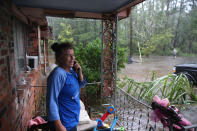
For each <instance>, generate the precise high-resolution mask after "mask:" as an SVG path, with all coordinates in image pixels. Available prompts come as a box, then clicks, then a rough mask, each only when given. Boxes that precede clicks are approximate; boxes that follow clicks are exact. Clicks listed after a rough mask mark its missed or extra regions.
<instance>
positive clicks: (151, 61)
mask: <svg viewBox="0 0 197 131" xmlns="http://www.w3.org/2000/svg"><path fill="white" fill-rule="evenodd" d="M133 61H134V62H133V63H132V64H125V68H124V69H121V71H119V72H118V77H119V78H124V77H125V76H128V77H130V78H133V79H134V80H136V81H138V82H142V81H149V80H150V79H151V77H152V74H153V71H155V72H156V76H157V77H161V76H164V75H167V74H169V73H173V67H174V66H175V65H178V64H184V63H197V57H177V58H176V59H175V58H174V57H172V56H150V57H149V58H146V57H143V58H142V63H141V62H140V59H139V57H137V56H135V57H133Z"/></svg>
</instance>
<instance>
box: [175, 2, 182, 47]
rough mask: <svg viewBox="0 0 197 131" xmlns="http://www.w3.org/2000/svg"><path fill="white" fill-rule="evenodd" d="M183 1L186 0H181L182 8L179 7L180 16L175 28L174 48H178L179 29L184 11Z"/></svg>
mask: <svg viewBox="0 0 197 131" xmlns="http://www.w3.org/2000/svg"><path fill="white" fill-rule="evenodd" d="M183 2H184V0H181V4H180V9H179V17H178V21H177V25H176V28H175V36H174V42H173V48H176V46H177V39H178V29H179V25H180V19H181V13H182V10H183Z"/></svg>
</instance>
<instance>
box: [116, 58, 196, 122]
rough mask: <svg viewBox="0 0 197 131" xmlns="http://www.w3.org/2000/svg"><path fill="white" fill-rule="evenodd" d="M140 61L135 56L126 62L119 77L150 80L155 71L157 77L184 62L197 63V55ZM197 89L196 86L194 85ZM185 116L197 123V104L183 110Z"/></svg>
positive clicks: (140, 80)
mask: <svg viewBox="0 0 197 131" xmlns="http://www.w3.org/2000/svg"><path fill="white" fill-rule="evenodd" d="M142 60H143V62H142V63H141V62H140V59H139V57H136V56H135V57H133V61H134V62H133V63H132V64H126V65H125V68H124V69H121V71H119V72H118V77H119V78H120V79H121V78H124V77H125V76H127V77H130V78H132V79H134V80H136V81H138V82H142V81H149V80H150V79H151V77H152V74H153V71H155V72H156V76H157V77H161V76H164V75H167V74H169V73H173V67H174V66H175V65H178V64H184V63H197V57H177V58H176V59H175V58H173V57H172V56H151V57H149V58H142ZM194 88H195V89H197V88H196V87H194ZM196 95H197V94H196ZM181 113H182V114H183V116H184V117H185V118H187V119H188V120H190V121H191V122H192V123H193V124H197V106H196V105H194V106H191V105H188V106H187V107H185V108H184V110H183V111H182V112H181Z"/></svg>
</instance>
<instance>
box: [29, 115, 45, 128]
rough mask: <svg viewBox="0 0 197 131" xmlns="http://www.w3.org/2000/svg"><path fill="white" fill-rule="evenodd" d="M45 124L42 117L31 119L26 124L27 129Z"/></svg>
mask: <svg viewBox="0 0 197 131" xmlns="http://www.w3.org/2000/svg"><path fill="white" fill-rule="evenodd" d="M44 123H47V122H46V121H45V120H44V119H42V117H40V116H37V117H36V118H34V119H31V120H30V121H29V123H28V128H31V126H33V125H39V124H44Z"/></svg>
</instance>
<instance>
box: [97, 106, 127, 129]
mask: <svg viewBox="0 0 197 131" xmlns="http://www.w3.org/2000/svg"><path fill="white" fill-rule="evenodd" d="M114 112H115V108H114V107H112V106H110V107H108V109H107V112H106V113H105V114H103V116H102V117H101V118H100V119H97V127H95V128H94V131H113V130H115V131H124V128H123V127H120V128H114V127H115V125H116V123H117V120H118V117H116V116H115V117H114V120H113V122H112V124H111V126H110V127H109V125H108V126H105V127H107V128H106V129H98V130H97V128H100V127H103V126H104V124H103V121H105V119H106V118H107V117H108V116H109V115H111V114H113V113H114ZM105 125H106V124H105Z"/></svg>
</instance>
